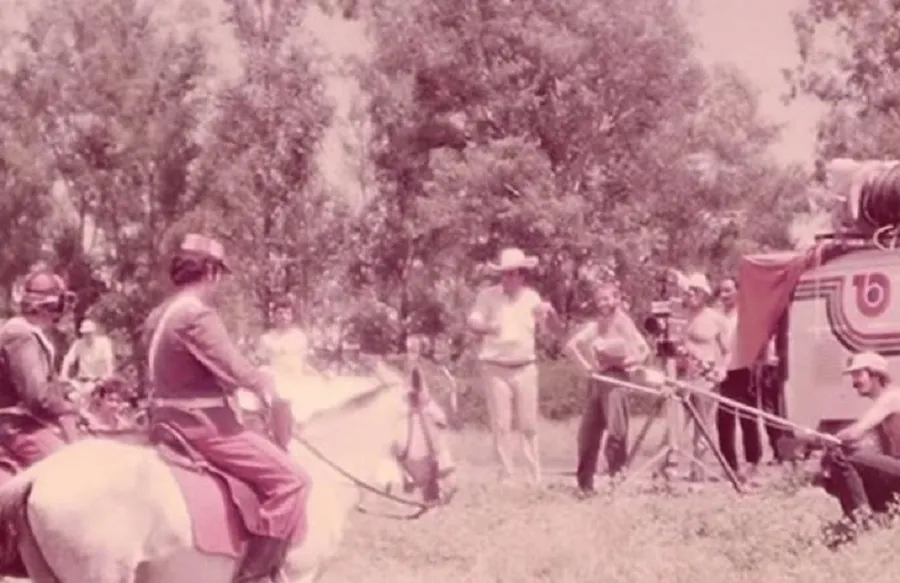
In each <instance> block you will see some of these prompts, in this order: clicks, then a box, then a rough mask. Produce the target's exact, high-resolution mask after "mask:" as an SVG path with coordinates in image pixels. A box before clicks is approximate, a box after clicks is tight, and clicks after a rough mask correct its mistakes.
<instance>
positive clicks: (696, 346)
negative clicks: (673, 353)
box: [678, 273, 730, 479]
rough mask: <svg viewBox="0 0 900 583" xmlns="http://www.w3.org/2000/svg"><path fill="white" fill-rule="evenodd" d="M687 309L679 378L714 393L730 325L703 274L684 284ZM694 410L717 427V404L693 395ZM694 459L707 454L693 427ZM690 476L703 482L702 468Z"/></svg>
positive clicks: (726, 351) (727, 354)
mask: <svg viewBox="0 0 900 583" xmlns="http://www.w3.org/2000/svg"><path fill="white" fill-rule="evenodd" d="M685 287H686V288H687V289H686V294H685V296H684V300H683V301H684V307H685V311H686V320H687V321H686V324H685V327H684V331H683V337H682V338H681V339H680V340H681V347H680V352H681V357H680V358H679V362H678V369H679V370H678V373H679V377H680V378H681V379H682V380H684V381H685V382H687V383H689V384H691V385H693V386H694V387H695V388H696V389H698V391H708V392H711V391H713V390H714V389H715V388H716V387H717V385H718V383H720V382H722V381H723V380H724V379H725V369H726V366H727V363H728V361H729V358H730V338H729V333H728V324H727V322H726V321H725V318H723V317H722V314H721V312H719V311H718V310H716V309H714V308H712V307H711V306H710V305H709V301H710V298H711V296H712V287H711V286H710V285H709V280H708V279H707V278H706V276H705V275H703V274H702V273H694V274H693V275H690V276H688V277H687V279H686V281H685ZM691 400H692V401H693V404H694V407H695V408H696V409H697V413H698V414H699V417H700V422H701V423H703V425H704V426H705V428H706V429H707V431H710V432H711V431H712V428H713V426H714V424H715V421H716V419H715V415H716V401H715V400H713V399H711V398H709V397H704V396H701V395H698V394H696V393H695V394H694V395H692V396H691ZM693 444H694V457H695V458H696V459H697V460H702V459H703V458H704V457H705V454H706V448H705V445H704V442H703V434H702V432H701V430H700V428H699V427H697V426H696V424H695V427H694V436H693ZM691 476H692V478H694V479H702V478H703V477H704V476H703V468H702V467H700V466H699V465H696V464H695V465H694V467H693V469H692V471H691Z"/></svg>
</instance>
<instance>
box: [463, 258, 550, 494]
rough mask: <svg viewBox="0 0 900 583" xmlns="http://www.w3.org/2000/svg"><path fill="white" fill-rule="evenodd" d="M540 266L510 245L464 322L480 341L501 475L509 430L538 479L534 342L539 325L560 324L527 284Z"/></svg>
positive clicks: (507, 469) (508, 468) (507, 471)
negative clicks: (517, 435)
mask: <svg viewBox="0 0 900 583" xmlns="http://www.w3.org/2000/svg"><path fill="white" fill-rule="evenodd" d="M537 264H538V259H537V258H536V257H530V256H527V255H525V253H523V252H522V250H521V249H516V248H508V249H504V250H503V251H502V252H501V253H500V261H499V263H497V264H493V265H490V268H491V269H492V271H494V272H496V273H499V275H500V282H499V283H498V284H497V285H492V286H490V287H487V288H485V289H483V290H481V291H480V292H479V294H478V297H477V298H476V300H475V307H474V309H473V310H472V313H471V314H470V315H469V318H468V324H469V327H470V328H471V330H472V331H474V332H475V333H476V334H477V335H478V336H479V337H480V341H481V346H480V349H479V351H478V355H477V359H478V363H479V373H480V374H479V376H480V382H481V385H482V387H483V390H484V392H485V398H486V400H487V405H488V414H489V415H490V419H491V429H492V432H493V437H494V449H495V452H496V455H497V459H498V461H499V462H500V464H501V466H502V468H501V469H502V473H503V476H504V477H505V476H509V475H511V474H512V463H511V460H510V458H509V454H508V452H507V445H508V441H509V438H510V434H511V432H512V430H513V428H515V429H517V430H518V432H519V433H520V434H521V437H522V448H523V452H524V455H525V459H526V462H527V463H528V466H529V470H530V472H531V478H532V480H533V481H534V482H535V483H536V484H537V483H540V482H541V478H542V476H541V465H540V458H539V455H538V438H537V420H538V419H537V418H538V368H537V354H536V346H535V330H536V328H537V326H539V325H540V326H542V327H548V328H549V329H550V330H551V331H552V332H554V333H559V332H561V331H562V324H561V322H560V321H559V318H558V317H557V315H556V311H555V310H554V309H553V306H552V305H550V303H549V302H547V301H544V300H543V299H542V298H541V296H540V295H539V294H538V292H537V291H535V290H534V289H532V288H531V287H528V286H526V285H525V273H526V271H529V270H532V269H534V268H535V267H536V266H537Z"/></svg>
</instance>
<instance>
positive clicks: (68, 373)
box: [60, 319, 116, 392]
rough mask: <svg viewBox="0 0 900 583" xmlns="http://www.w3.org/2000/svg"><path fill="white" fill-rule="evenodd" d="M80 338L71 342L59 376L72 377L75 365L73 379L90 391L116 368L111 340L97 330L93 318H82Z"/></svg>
mask: <svg viewBox="0 0 900 583" xmlns="http://www.w3.org/2000/svg"><path fill="white" fill-rule="evenodd" d="M78 332H79V334H80V335H81V336H80V338H78V339H77V340H75V342H73V343H72V346H71V347H70V348H69V351H68V352H67V353H66V356H65V358H63V362H62V366H61V367H60V378H62V379H65V380H71V379H73V375H72V368H73V366H74V367H75V374H74V379H75V380H76V381H77V383H76V384H77V385H78V386H79V387H80V389H82V390H86V391H88V392H90V390H92V389H93V387H94V385H96V384H97V383H99V382H100V381H103V380H105V379H108V378H110V377H111V376H112V375H113V373H114V372H115V369H116V362H115V356H114V355H113V347H112V342H110V340H109V338H108V337H106V336H105V335H103V334H100V333H99V332H98V330H97V324H96V323H94V321H93V320H88V319H85V320H82V322H81V326H79V328H78Z"/></svg>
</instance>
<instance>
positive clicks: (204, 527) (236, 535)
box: [163, 456, 309, 559]
mask: <svg viewBox="0 0 900 583" xmlns="http://www.w3.org/2000/svg"><path fill="white" fill-rule="evenodd" d="M163 458H164V459H165V456H163ZM166 463H167V465H168V466H169V468H170V470H171V471H172V475H173V476H174V477H175V481H176V482H177V483H178V486H179V488H180V489H181V492H182V494H183V495H184V500H185V503H186V505H187V508H188V512H189V514H190V516H191V525H192V528H193V534H194V544H195V546H196V548H197V550H198V551H200V552H202V553H207V554H210V555H225V556H228V557H232V558H234V559H239V558H240V557H241V556H242V554H243V551H244V547H245V546H246V543H247V539H248V538H249V537H250V530H249V529H248V527H247V525H248V524H250V525H253V524H256V523H257V522H258V521H259V509H260V500H259V497H258V496H257V495H256V493H255V492H254V491H253V490H252V489H251V488H250V487H249V486H248V485H247V484H246V483H244V482H242V481H241V480H238V479H237V478H233V477H231V476H229V475H227V474H226V473H224V472H222V471H219V470H217V469H212V468H203V469H195V468H190V467H183V466H180V465H178V464H174V463H172V462H171V461H170V460H166ZM308 492H309V488H304V490H303V492H302V493H301V494H300V496H301V497H302V500H301V503H302V504H303V505H304V506H305V504H306V502H307V498H308ZM304 518H305V517H304ZM296 529H297V530H296V532H295V533H294V541H295V542H296V543H298V544H300V543H302V541H303V539H304V538H305V537H306V520H305V519H304V520H301V521H300V524H298V525H297V527H296Z"/></svg>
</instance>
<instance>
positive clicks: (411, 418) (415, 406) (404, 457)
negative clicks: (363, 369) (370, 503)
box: [292, 385, 453, 520]
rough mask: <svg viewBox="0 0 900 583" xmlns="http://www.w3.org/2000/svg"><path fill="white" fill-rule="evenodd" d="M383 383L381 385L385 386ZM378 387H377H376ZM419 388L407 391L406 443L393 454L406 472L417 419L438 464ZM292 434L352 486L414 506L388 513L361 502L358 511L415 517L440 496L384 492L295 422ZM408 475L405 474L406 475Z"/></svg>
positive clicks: (430, 459)
mask: <svg viewBox="0 0 900 583" xmlns="http://www.w3.org/2000/svg"><path fill="white" fill-rule="evenodd" d="M384 386H386V385H382V387H384ZM376 390H378V389H376ZM420 398H421V392H420V391H417V390H415V389H414V390H413V391H410V393H409V399H410V402H411V403H410V405H411V406H410V410H409V412H408V413H407V431H406V445H405V447H404V448H403V449H402V450H401V451H400V452H399V453H398V454H397V455H396V459H397V461H398V462H400V464H401V466H402V467H403V468H404V470H405V472H404V473H408V469H407V468H406V466H405V465H404V464H405V463H406V462H407V461H408V460H409V452H410V448H411V447H412V435H413V428H414V427H415V423H416V421H417V420H418V422H419V426H420V427H421V428H422V433H423V436H424V438H425V443H426V447H427V451H428V463H430V464H434V465H435V466H436V465H437V463H438V461H437V447H436V445H435V440H434V436H433V435H432V434H431V425H430V423H428V422H427V421H426V419H425V412H424V410H423V407H424V403H423V402H421V401H420ZM292 436H293V438H294V439H295V440H296V441H297V442H298V443H300V445H302V446H303V447H305V448H306V449H307V450H309V452H310V453H312V454H313V455H314V456H315V457H316V458H318V459H319V460H320V461H321V462H323V463H324V464H325V465H327V466H328V467H330V468H331V469H332V470H334V471H335V472H337V473H338V474H339V475H341V476H342V477H344V478H345V479H347V480H348V481H349V482H350V483H352V484H353V485H354V486H356V487H358V488H360V489H361V490H364V491H366V492H370V493H372V494H375V495H376V496H378V497H380V498H383V499H385V500H390V501H391V502H395V503H397V504H401V505H403V506H408V507H412V508H414V509H415V510H414V511H413V512H411V513H409V514H389V513H380V512H379V513H374V512H371V511H369V510H368V509H366V508H365V507H364V506H363V505H362V504H359V505H357V507H356V510H357V512H360V513H361V514H369V515H373V516H379V517H382V518H391V519H395V520H415V519H417V518H421V517H422V516H424V515H425V513H426V512H428V511H429V510H431V509H432V508H434V507H435V506H437V505H439V504H440V501H439V500H436V501H435V502H433V503H424V502H419V501H417V500H411V499H409V498H403V497H400V496H395V495H393V494H391V493H390V492H385V491H384V490H382V489H380V488H378V487H376V486H373V485H372V484H370V483H368V482H366V481H365V480H362V479H360V478H358V477H356V476H354V475H353V474H351V473H350V472H349V471H347V470H345V469H344V468H342V467H341V466H340V465H338V464H337V463H335V462H334V461H332V460H331V459H329V457H328V456H326V455H325V454H324V453H322V451H321V450H319V449H318V448H317V447H316V446H314V445H313V444H311V443H310V442H309V440H307V439H306V438H304V437H303V436H302V435H301V434H300V428H299V427H298V426H295V428H294V431H293V434H292ZM433 469H434V472H433V473H432V474H431V475H430V476H431V479H433V480H438V479H440V478H441V477H443V476H439V475H438V472H437V468H433ZM452 471H453V469H452V468H450V469H448V470H447V472H446V474H447V475H449V473H451V472H452ZM405 477H406V478H407V479H409V478H408V476H405Z"/></svg>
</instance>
